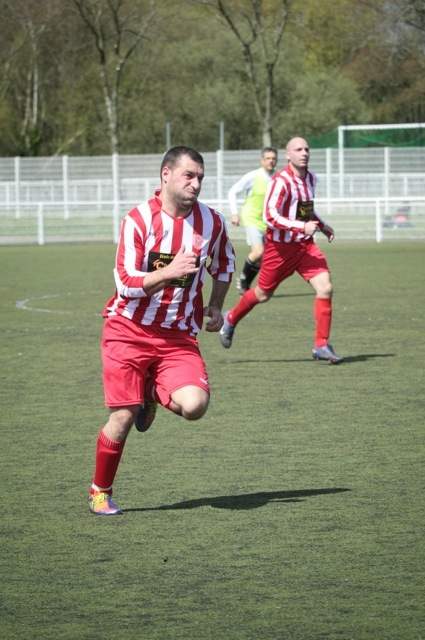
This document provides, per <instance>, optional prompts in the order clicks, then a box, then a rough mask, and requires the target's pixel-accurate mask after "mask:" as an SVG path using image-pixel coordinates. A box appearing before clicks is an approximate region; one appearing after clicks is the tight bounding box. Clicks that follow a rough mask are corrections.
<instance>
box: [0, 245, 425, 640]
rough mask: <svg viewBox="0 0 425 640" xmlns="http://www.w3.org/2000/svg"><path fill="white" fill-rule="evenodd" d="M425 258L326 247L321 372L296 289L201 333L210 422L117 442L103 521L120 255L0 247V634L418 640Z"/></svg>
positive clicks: (303, 297)
mask: <svg viewBox="0 0 425 640" xmlns="http://www.w3.org/2000/svg"><path fill="white" fill-rule="evenodd" d="M236 248H237V251H238V257H239V261H240V262H242V260H243V258H244V256H245V253H246V247H245V246H244V245H243V244H242V243H240V244H237V246H236ZM424 248H425V246H424V244H423V243H404V244H403V243H388V244H383V245H379V246H378V245H375V244H364V245H362V244H344V243H342V244H339V245H338V244H337V243H335V245H330V246H328V245H326V252H327V255H328V258H329V262H330V265H331V268H332V272H333V280H334V284H335V290H336V294H335V305H334V323H333V335H332V342H333V344H334V346H335V348H336V350H337V351H338V352H340V353H341V354H343V355H345V356H346V357H347V359H346V362H345V363H343V364H341V365H339V366H337V367H335V366H329V365H327V364H322V363H316V362H313V361H312V360H311V351H310V350H311V340H312V332H313V325H312V312H311V309H312V303H313V296H312V294H311V292H310V290H309V288H308V286H307V285H305V284H304V283H303V282H302V280H301V279H300V278H298V277H297V276H294V277H293V278H292V279H290V280H289V281H288V282H287V283H286V284H285V285H284V286H281V288H280V289H279V290H278V292H277V295H276V296H275V298H274V299H273V300H272V301H270V302H269V303H267V304H265V305H260V306H257V307H256V309H254V310H253V312H252V313H251V314H250V315H249V316H248V317H247V318H246V319H245V320H244V321H243V322H242V323H241V325H240V326H239V327H238V329H237V332H236V334H235V339H234V345H233V347H232V349H231V350H229V351H225V350H223V349H222V347H221V346H220V345H219V342H218V338H217V336H216V335H214V334H203V335H202V336H201V338H200V341H201V345H202V350H203V354H204V357H205V359H206V362H207V366H208V370H209V374H210V380H211V384H212V401H211V405H210V408H209V412H208V414H207V416H206V417H205V418H203V419H202V420H201V421H199V422H196V423H188V422H184V421H183V420H181V419H179V418H177V417H176V416H174V415H172V414H170V413H168V412H166V411H165V410H162V409H159V411H158V414H157V419H156V421H155V424H154V426H153V427H152V429H151V430H150V431H149V432H148V433H146V434H139V433H137V432H136V431H134V432H131V433H130V436H129V439H128V442H127V446H126V449H125V452H124V456H123V460H122V463H121V466H120V469H119V472H118V476H117V480H116V485H115V496H116V499H117V501H118V503H119V504H120V505H121V506H122V507H123V508H124V509H125V514H124V515H123V516H122V517H116V518H109V519H108V518H104V519H103V518H96V517H95V516H92V515H91V514H89V512H88V509H87V497H86V494H87V488H88V485H89V482H90V478H91V474H92V468H93V461H94V445H95V440H96V435H97V432H98V429H99V428H100V427H101V425H102V424H103V423H104V421H105V417H106V411H105V409H104V407H103V396H102V388H101V376H100V358H99V346H98V344H99V335H100V330H101V318H100V315H99V311H100V309H101V308H102V306H103V304H104V302H105V300H106V298H107V297H108V296H109V295H110V294H111V292H112V265H113V257H114V252H115V248H114V247H113V246H112V245H99V244H97V245H78V246H77V245H76V246H73V245H63V246H51V245H49V246H45V247H7V248H5V247H3V248H1V249H0V267H1V273H2V279H1V282H0V293H1V297H0V306H1V335H2V341H1V346H0V349H1V361H2V368H1V373H0V375H1V384H0V397H1V401H2V415H1V420H2V431H1V433H2V464H1V487H2V490H3V491H2V517H1V525H0V527H1V533H2V552H1V559H0V563H1V565H0V566H1V574H2V584H1V608H0V611H1V623H0V628H1V634H2V637H3V638H5V639H7V640H12V639H13V640H14V639H15V638H16V639H19V640H30V639H31V640H32V639H34V640H36V639H37V640H38V639H41V638H43V640H57V639H58V638H60V639H61V640H98V639H99V640H133V639H134V640H136V639H140V638H143V639H145V640H218V639H220V640H248V639H249V640H251V639H255V640H350V639H352V640H365V639H368V640H369V639H370V640H384V639H385V640H387V639H391V640H419V639H422V638H424V637H425V635H424V631H423V630H424V628H425V624H424V623H425V621H424V614H423V593H424V578H423V575H424V571H423V569H424V545H423V522H424V507H423V473H424V472H423V463H424V460H423V458H424V455H423V454H424V445H423V422H424V420H423V418H424V404H425V402H424V374H423V371H424V365H423V363H424V361H425V353H424V351H425V349H424V339H423V317H424V312H425V301H424V289H423V283H424V276H425V268H424ZM236 299H237V293H236V291H235V289H234V287H233V288H232V290H231V293H230V294H229V297H228V305H230V304H232V303H233V302H234V301H235V300H236Z"/></svg>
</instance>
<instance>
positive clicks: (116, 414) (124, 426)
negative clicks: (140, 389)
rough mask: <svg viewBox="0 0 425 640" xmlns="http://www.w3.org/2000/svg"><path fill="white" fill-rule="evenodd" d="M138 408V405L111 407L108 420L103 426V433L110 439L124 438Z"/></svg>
mask: <svg viewBox="0 0 425 640" xmlns="http://www.w3.org/2000/svg"><path fill="white" fill-rule="evenodd" d="M138 409H139V406H138V405H136V406H134V407H133V406H131V407H116V408H113V409H111V413H110V415H109V419H108V422H107V423H106V425H105V427H104V432H105V435H107V436H108V437H109V438H111V439H112V440H123V439H124V438H126V436H127V434H128V432H129V430H130V427H131V425H132V424H133V422H134V418H135V416H136V414H137V411H138Z"/></svg>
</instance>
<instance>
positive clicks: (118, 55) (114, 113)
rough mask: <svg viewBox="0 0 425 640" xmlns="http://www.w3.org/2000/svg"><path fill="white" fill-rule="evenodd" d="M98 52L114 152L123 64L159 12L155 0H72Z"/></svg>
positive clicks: (117, 133) (137, 45) (118, 129)
mask: <svg viewBox="0 0 425 640" xmlns="http://www.w3.org/2000/svg"><path fill="white" fill-rule="evenodd" d="M71 2H73V4H74V6H75V8H76V10H77V12H78V14H79V16H80V17H81V19H82V21H83V23H84V24H85V26H86V29H87V31H88V33H89V34H90V36H91V40H92V43H93V46H94V48H95V50H96V53H97V61H98V69H99V74H100V79H101V83H102V90H103V98H104V104H105V109H106V115H107V121H108V127H109V135H110V144H111V152H112V153H118V151H119V149H120V89H121V80H122V74H123V71H124V68H125V66H126V64H127V62H128V60H129V59H130V57H131V56H132V54H133V53H134V52H135V51H136V49H137V48H138V47H140V46H141V44H142V43H143V40H144V39H145V38H146V37H147V33H148V30H149V29H150V27H151V24H152V22H153V20H154V18H155V16H156V9H155V2H154V0H149V1H148V2H146V3H142V2H140V1H136V0H71Z"/></svg>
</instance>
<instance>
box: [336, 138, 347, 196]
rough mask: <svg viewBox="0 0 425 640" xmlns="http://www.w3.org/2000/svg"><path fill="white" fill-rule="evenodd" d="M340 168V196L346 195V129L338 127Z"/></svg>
mask: <svg viewBox="0 0 425 640" xmlns="http://www.w3.org/2000/svg"><path fill="white" fill-rule="evenodd" d="M338 170H339V197H340V198H343V197H344V171H345V167H344V130H343V128H342V127H338Z"/></svg>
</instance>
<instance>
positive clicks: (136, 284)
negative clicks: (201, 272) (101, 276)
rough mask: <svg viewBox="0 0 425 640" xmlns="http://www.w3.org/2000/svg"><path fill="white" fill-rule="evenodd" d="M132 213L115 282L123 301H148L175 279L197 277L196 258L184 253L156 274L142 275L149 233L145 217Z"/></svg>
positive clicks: (120, 246) (123, 226) (118, 257)
mask: <svg viewBox="0 0 425 640" xmlns="http://www.w3.org/2000/svg"><path fill="white" fill-rule="evenodd" d="M132 213H133V212H130V214H128V215H127V216H125V218H124V219H123V221H122V223H121V229H120V236H119V240H118V247H117V253H116V259H115V268H114V278H115V286H116V288H117V292H118V293H119V295H120V296H122V297H123V298H145V297H149V296H151V295H153V294H154V293H156V292H157V291H160V290H161V289H163V288H164V287H166V286H167V285H168V284H169V283H170V282H171V281H172V280H174V279H175V278H180V277H182V276H184V275H187V274H190V273H196V271H198V269H199V267H197V266H196V255H195V254H194V253H192V252H191V251H184V250H183V249H180V250H179V251H178V253H177V254H176V255H175V257H174V259H173V260H172V261H171V262H170V264H168V265H166V266H165V267H163V268H162V269H156V270H155V271H141V270H140V266H139V265H142V264H143V259H144V256H145V240H146V236H147V229H146V225H145V223H144V219H143V217H142V216H140V215H138V214H137V212H136V213H134V215H132Z"/></svg>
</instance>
